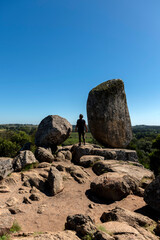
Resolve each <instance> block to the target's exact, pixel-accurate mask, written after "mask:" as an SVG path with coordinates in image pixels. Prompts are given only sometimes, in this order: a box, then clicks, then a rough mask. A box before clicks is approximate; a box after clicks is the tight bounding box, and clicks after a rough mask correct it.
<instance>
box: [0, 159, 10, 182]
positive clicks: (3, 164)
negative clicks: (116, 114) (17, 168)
mask: <svg viewBox="0 0 160 240" xmlns="http://www.w3.org/2000/svg"><path fill="white" fill-rule="evenodd" d="M12 172H13V159H12V158H7V157H0V180H2V179H3V178H5V177H7V176H8V175H9V174H10V173H12Z"/></svg>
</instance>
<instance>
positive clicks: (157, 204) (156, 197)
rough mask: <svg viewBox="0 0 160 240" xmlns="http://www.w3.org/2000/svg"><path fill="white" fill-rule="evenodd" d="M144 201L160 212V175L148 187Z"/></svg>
mask: <svg viewBox="0 0 160 240" xmlns="http://www.w3.org/2000/svg"><path fill="white" fill-rule="evenodd" d="M144 201H145V202H146V203H147V204H148V205H150V206H151V207H152V208H153V209H155V210H156V211H158V212H160V175H159V176H157V177H156V179H155V180H153V182H151V183H150V184H149V185H148V186H147V187H146V189H145V192H144Z"/></svg>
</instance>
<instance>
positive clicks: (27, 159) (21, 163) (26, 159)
mask: <svg viewBox="0 0 160 240" xmlns="http://www.w3.org/2000/svg"><path fill="white" fill-rule="evenodd" d="M33 163H37V160H36V158H35V156H34V154H33V153H32V152H31V151H29V150H26V151H20V153H19V154H18V155H17V156H16V157H15V158H14V159H13V168H14V170H15V171H21V170H22V169H23V168H24V167H25V166H27V165H30V164H33Z"/></svg>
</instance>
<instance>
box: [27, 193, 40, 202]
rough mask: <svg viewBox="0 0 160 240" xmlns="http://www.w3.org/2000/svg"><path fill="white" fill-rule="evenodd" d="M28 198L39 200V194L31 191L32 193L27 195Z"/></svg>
mask: <svg viewBox="0 0 160 240" xmlns="http://www.w3.org/2000/svg"><path fill="white" fill-rule="evenodd" d="M29 199H31V200H32V201H39V200H40V196H39V194H37V193H32V194H31V195H30V196H29Z"/></svg>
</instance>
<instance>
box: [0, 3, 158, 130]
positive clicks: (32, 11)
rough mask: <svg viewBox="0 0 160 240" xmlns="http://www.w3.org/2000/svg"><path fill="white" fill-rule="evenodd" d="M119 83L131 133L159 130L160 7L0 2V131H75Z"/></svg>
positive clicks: (121, 4)
mask: <svg viewBox="0 0 160 240" xmlns="http://www.w3.org/2000/svg"><path fill="white" fill-rule="evenodd" d="M114 78H120V79H122V80H123V81H124V83H125V91H126V95H127V102H128V108H129V112H130V117H131V121H132V125H136V124H150V125H160V0H134V1H130V0H61V1H58V0H26V1H24V0H23V1H22V0H0V124H2V123H33V124H39V122H40V121H41V120H42V119H43V118H44V117H46V116H47V115H50V114H53V115H54V114H58V115H60V116H62V117H65V118H67V119H68V120H69V121H70V122H71V123H72V124H74V123H75V122H76V119H77V118H78V116H79V113H83V114H84V118H85V119H86V118H87V116H86V101H87V97H88V93H89V91H90V90H91V89H92V88H93V87H95V86H97V85H98V84H100V83H102V82H103V81H106V80H109V79H114Z"/></svg>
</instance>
